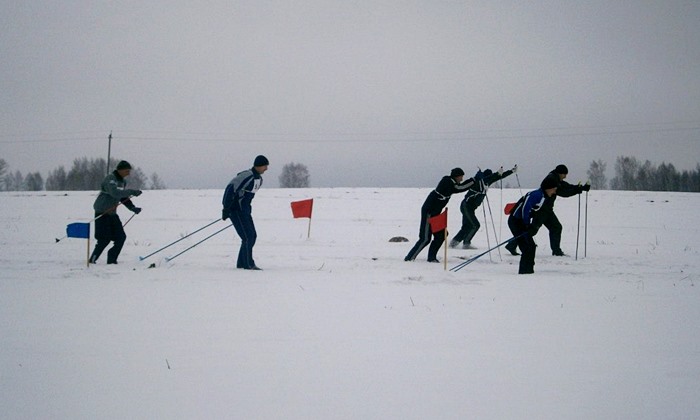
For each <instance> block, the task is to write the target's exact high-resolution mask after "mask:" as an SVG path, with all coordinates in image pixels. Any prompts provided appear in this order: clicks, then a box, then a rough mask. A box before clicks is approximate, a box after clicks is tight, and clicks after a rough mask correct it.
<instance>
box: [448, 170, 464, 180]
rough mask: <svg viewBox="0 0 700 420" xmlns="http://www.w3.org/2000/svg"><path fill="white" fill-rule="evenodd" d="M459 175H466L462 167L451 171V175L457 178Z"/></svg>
mask: <svg viewBox="0 0 700 420" xmlns="http://www.w3.org/2000/svg"><path fill="white" fill-rule="evenodd" d="M458 176H464V171H463V170H462V168H454V169H453V170H451V171H450V177H452V178H456V177H458Z"/></svg>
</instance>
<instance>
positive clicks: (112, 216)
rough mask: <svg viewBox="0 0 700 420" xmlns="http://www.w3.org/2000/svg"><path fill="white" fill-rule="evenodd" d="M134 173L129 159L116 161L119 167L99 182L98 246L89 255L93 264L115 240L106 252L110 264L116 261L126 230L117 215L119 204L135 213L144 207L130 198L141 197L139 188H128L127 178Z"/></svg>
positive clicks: (96, 225) (96, 235)
mask: <svg viewBox="0 0 700 420" xmlns="http://www.w3.org/2000/svg"><path fill="white" fill-rule="evenodd" d="M130 172H131V165H130V164H129V162H127V161H125V160H123V161H121V162H119V163H118V164H117V169H116V170H115V171H114V172H112V173H110V174H109V175H107V176H106V177H105V179H104V180H103V181H102V184H101V185H100V193H99V194H98V196H97V198H96V199H95V203H94V204H93V206H92V207H93V209H94V210H95V239H97V243H96V244H95V249H94V250H93V251H92V255H91V256H90V263H92V264H95V263H96V262H97V259H98V258H100V255H102V251H104V250H105V248H107V246H108V245H109V243H110V242H112V241H114V245H113V246H112V248H110V249H109V251H107V264H117V258H119V253H120V252H121V250H122V247H123V246H124V242H125V241H126V233H125V232H124V228H123V227H122V221H121V220H120V219H119V215H118V214H117V207H118V206H119V204H120V203H121V204H124V206H126V208H128V209H129V210H131V211H133V212H134V213H136V214H139V213H141V208H139V207H136V206H135V205H134V203H132V202H131V200H130V199H129V197H131V196H134V197H138V196H139V195H141V191H140V190H130V189H127V188H126V179H124V178H126V177H127V176H129V174H130Z"/></svg>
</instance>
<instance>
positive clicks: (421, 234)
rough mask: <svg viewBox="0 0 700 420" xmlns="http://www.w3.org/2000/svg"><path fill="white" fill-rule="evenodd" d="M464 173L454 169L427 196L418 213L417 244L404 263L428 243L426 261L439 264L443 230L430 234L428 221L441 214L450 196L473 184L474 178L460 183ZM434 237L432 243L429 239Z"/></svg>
mask: <svg viewBox="0 0 700 420" xmlns="http://www.w3.org/2000/svg"><path fill="white" fill-rule="evenodd" d="M463 178H464V171H463V170H462V169H460V168H454V169H452V171H451V172H450V175H449V176H444V177H442V179H441V180H440V182H439V183H438V185H437V187H436V188H435V189H434V190H432V191H431V192H430V194H428V197H426V199H425V202H423V206H422V207H421V211H420V215H421V217H420V228H419V230H418V242H416V244H415V245H414V246H413V248H411V250H410V251H409V252H408V255H406V257H405V258H404V261H413V260H415V259H416V257H417V256H418V254H420V252H421V251H422V250H423V248H425V247H426V246H427V245H428V244H429V243H430V248H428V261H429V262H439V261H438V259H437V252H438V250H439V249H440V246H442V243H443V242H444V241H445V230H444V229H443V230H442V231H440V232H436V233H435V234H432V232H431V231H430V223H429V222H428V219H430V218H431V217H435V216H437V215H438V214H440V213H441V212H442V209H443V208H445V206H446V205H447V203H448V202H449V201H450V197H451V196H452V194H455V193H461V192H465V191H466V190H467V189H468V188H469V187H471V186H472V185H473V184H474V178H469V179H467V180H466V181H462V179H463ZM432 236H434V239H433V241H432V243H431V242H430V239H431V237H432Z"/></svg>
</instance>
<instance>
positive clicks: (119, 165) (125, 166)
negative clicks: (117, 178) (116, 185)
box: [117, 160, 131, 171]
mask: <svg viewBox="0 0 700 420" xmlns="http://www.w3.org/2000/svg"><path fill="white" fill-rule="evenodd" d="M122 169H131V164H130V163H129V162H127V161H125V160H122V161H121V162H119V163H117V170H118V171H121V170H122Z"/></svg>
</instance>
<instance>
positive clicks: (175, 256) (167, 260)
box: [165, 224, 233, 262]
mask: <svg viewBox="0 0 700 420" xmlns="http://www.w3.org/2000/svg"><path fill="white" fill-rule="evenodd" d="M231 226H233V225H232V224H231V225H227V226H226V227H225V228H222V229H219V230H217V231H216V232H214V233H212V234H211V235H209V236H207V237H206V238H204V239H202V240H201V241H199V242H197V243H196V244H194V245H192V246H190V247H189V248H186V249H185V250H184V251H180V252H179V253H177V254H175V255H173V256H172V257H166V258H165V262H170V261H172V260H174V259H175V258H177V257H179V256H180V255H182V254H184V253H185V252H187V251H189V250H190V249H192V248H194V247H196V246H197V245H199V244H201V243H202V242H204V241H206V240H208V239H209V238H211V237H212V236H214V235H218V234H219V233H221V232H223V231H225V230H226V229H228V228H230V227H231Z"/></svg>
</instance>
